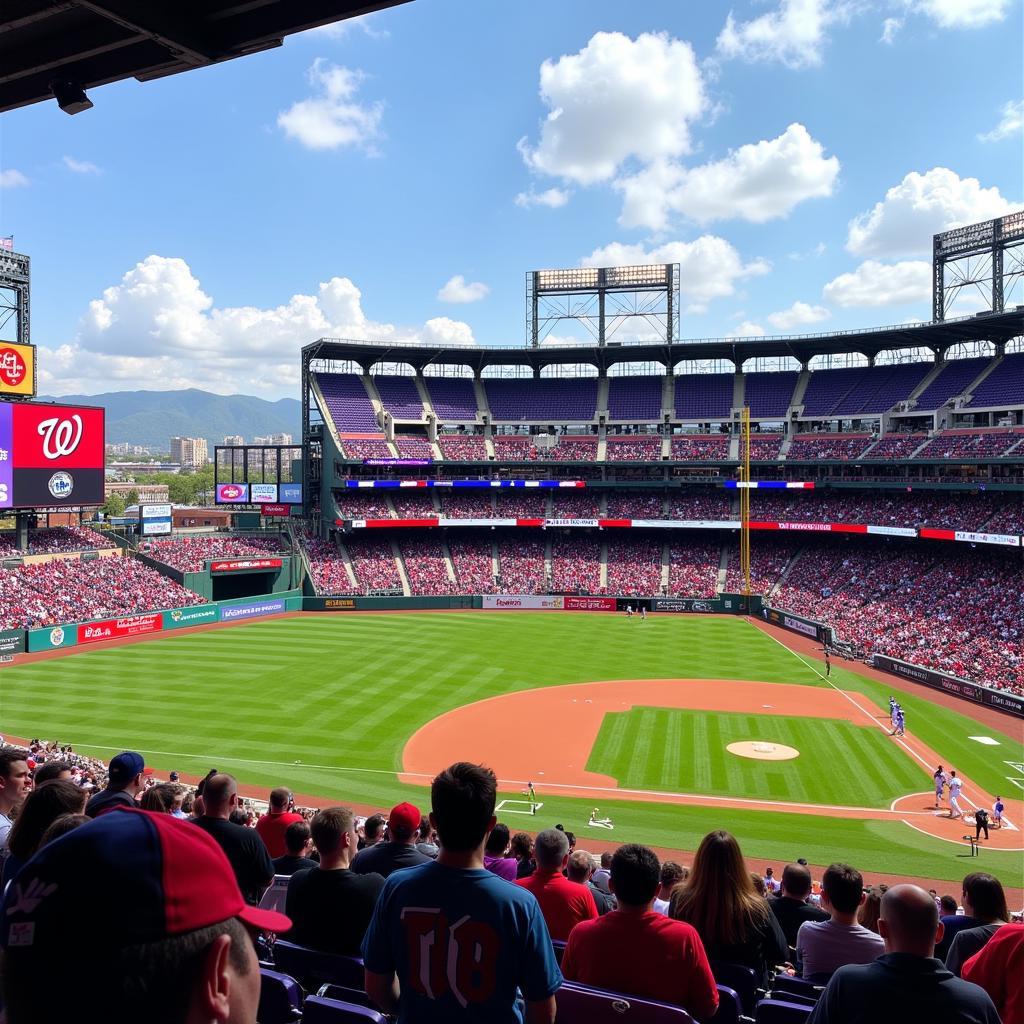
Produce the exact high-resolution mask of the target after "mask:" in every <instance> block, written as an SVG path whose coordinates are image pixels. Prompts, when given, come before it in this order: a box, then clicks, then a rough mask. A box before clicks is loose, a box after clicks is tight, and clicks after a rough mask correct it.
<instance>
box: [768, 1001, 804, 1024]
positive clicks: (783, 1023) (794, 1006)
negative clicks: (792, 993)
mask: <svg viewBox="0 0 1024 1024" xmlns="http://www.w3.org/2000/svg"><path fill="white" fill-rule="evenodd" d="M812 1009H814V1007H812V1006H804V1005H803V1004H801V1003H791V1002H789V1001H788V1000H785V999H762V1000H761V1001H760V1002H759V1003H758V1004H757V1008H756V1009H755V1010H754V1020H755V1021H757V1024H804V1022H805V1021H806V1020H807V1018H808V1017H810V1015H811V1010H812Z"/></svg>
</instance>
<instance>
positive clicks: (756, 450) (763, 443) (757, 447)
mask: <svg viewBox="0 0 1024 1024" xmlns="http://www.w3.org/2000/svg"><path fill="white" fill-rule="evenodd" d="M783 440H784V438H783V436H782V434H753V435H751V438H750V461H751V462H768V461H770V460H772V459H777V458H778V457H779V454H780V453H781V452H782V442H783ZM742 452H743V442H742V441H741V442H740V457H741V458H742Z"/></svg>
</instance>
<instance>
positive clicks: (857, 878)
mask: <svg viewBox="0 0 1024 1024" xmlns="http://www.w3.org/2000/svg"><path fill="white" fill-rule="evenodd" d="M864 899H865V894H864V879H863V878H861V874H860V872H859V871H857V870H856V869H854V868H851V867H850V865H849V864H832V865H830V866H829V867H828V868H827V869H826V870H825V874H824V875H823V876H822V879H821V906H822V909H823V910H827V911H828V912H829V915H830V916H829V919H828V920H827V921H805V922H804V923H803V924H802V925H800V930H799V931H798V932H797V936H796V951H797V958H798V961H799V963H800V964H801V970H802V976H803V977H804V978H805V979H806V980H807V981H813V982H815V983H816V984H819V985H823V984H825V983H826V982H827V981H828V979H829V978H831V977H832V975H833V974H834V973H835V972H836V970H838V968H840V967H843V966H845V965H846V964H869V963H871V961H872V960H874V959H875V957H877V956H881V955H882V954H883V953H884V952H885V943H884V942H883V941H882V938H881V936H880V935H877V934H876V933H875V932H873V931H871V929H870V928H865V927H864V926H863V925H862V924H858V923H857V911H858V910H859V909H860V906H861V904H862V903H863V902H864ZM933 902H934V900H933Z"/></svg>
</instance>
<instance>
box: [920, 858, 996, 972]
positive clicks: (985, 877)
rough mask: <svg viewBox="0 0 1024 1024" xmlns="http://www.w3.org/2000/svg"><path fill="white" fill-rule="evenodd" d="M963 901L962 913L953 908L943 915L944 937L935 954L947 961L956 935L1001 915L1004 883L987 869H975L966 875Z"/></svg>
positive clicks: (962, 895) (937, 944)
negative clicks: (948, 913) (946, 914)
mask: <svg viewBox="0 0 1024 1024" xmlns="http://www.w3.org/2000/svg"><path fill="white" fill-rule="evenodd" d="M960 903H961V905H962V906H963V908H964V912H963V913H962V914H958V913H956V911H954V912H953V913H952V914H950V915H948V916H946V917H944V918H942V929H943V931H942V939H941V941H939V942H937V943H936V945H935V955H936V956H937V957H938V958H939V959H940V960H943V961H944V960H945V959H946V957H947V956H948V954H949V951H950V949H951V948H952V945H953V940H954V939H955V938H956V937H957V935H958V934H959V933H960V932H962V931H966V929H968V928H977V927H978V926H979V925H982V924H988V923H990V922H991V921H993V920H995V919H996V918H998V917H999V916H1000V915H999V911H1000V909H1002V908H1004V907H1005V906H1006V896H1005V894H1004V893H1003V886H1002V883H1001V882H1000V881H999V879H998V878H996V877H995V876H994V875H990V874H989V873H988V872H987V871H972V872H971V873H970V874H969V875H965V876H964V881H963V891H962V892H961V894H960Z"/></svg>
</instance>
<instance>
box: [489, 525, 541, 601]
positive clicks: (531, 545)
mask: <svg viewBox="0 0 1024 1024" xmlns="http://www.w3.org/2000/svg"><path fill="white" fill-rule="evenodd" d="M545 546H546V545H545V543H544V541H543V540H542V539H541V538H535V537H522V538H520V537H509V536H505V537H503V538H502V539H501V540H499V541H498V591H499V593H502V594H543V593H545V592H546V591H547V580H546V571H545V567H544V548H545Z"/></svg>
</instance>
